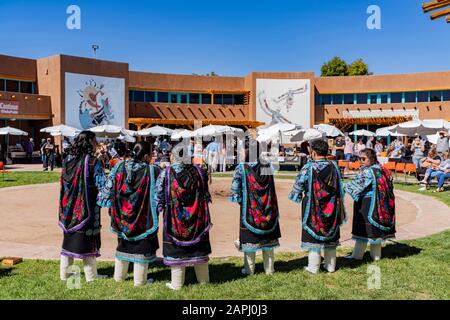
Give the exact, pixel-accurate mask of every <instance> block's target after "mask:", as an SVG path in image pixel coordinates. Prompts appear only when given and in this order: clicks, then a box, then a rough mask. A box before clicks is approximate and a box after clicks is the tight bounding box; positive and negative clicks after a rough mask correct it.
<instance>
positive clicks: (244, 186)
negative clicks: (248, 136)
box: [239, 163, 280, 235]
mask: <svg viewBox="0 0 450 320" xmlns="http://www.w3.org/2000/svg"><path fill="white" fill-rule="evenodd" d="M239 167H240V169H241V172H242V174H243V177H242V200H243V201H242V209H241V220H242V223H243V224H244V226H245V227H246V228H247V229H248V230H250V231H251V232H253V233H256V234H260V235H264V234H269V233H272V232H273V231H274V230H275V228H276V227H277V226H278V222H279V218H280V216H279V215H278V217H276V222H275V223H274V225H273V227H272V228H270V229H269V230H259V229H256V228H254V227H252V226H251V225H250V224H249V223H248V222H247V220H246V219H245V217H246V212H247V200H248V198H247V177H246V176H245V169H244V164H242V163H241V164H239Z"/></svg>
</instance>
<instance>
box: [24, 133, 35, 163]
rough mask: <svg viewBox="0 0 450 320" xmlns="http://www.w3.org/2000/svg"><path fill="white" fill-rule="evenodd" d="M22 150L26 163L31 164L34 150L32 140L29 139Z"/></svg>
mask: <svg viewBox="0 0 450 320" xmlns="http://www.w3.org/2000/svg"><path fill="white" fill-rule="evenodd" d="M24 150H25V154H26V159H27V162H28V163H31V161H32V156H33V150H34V142H33V138H30V140H28V141H25V143H24Z"/></svg>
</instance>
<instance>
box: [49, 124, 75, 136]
mask: <svg viewBox="0 0 450 320" xmlns="http://www.w3.org/2000/svg"><path fill="white" fill-rule="evenodd" d="M41 132H44V133H48V134H50V135H52V136H63V137H69V138H73V137H76V136H77V135H78V134H80V132H81V130H79V129H76V128H73V127H69V126H66V125H64V124H60V125H57V126H53V127H47V128H44V129H41Z"/></svg>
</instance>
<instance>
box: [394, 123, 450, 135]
mask: <svg viewBox="0 0 450 320" xmlns="http://www.w3.org/2000/svg"><path fill="white" fill-rule="evenodd" d="M449 129H450V122H448V121H446V120H442V119H430V120H412V121H408V122H403V123H400V124H398V125H395V126H393V129H392V130H390V131H396V132H397V133H401V134H404V135H407V136H410V137H412V136H415V135H421V136H425V135H434V134H436V132H438V131H441V130H444V131H448V130H449Z"/></svg>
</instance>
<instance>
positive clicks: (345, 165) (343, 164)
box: [338, 160, 348, 178]
mask: <svg viewBox="0 0 450 320" xmlns="http://www.w3.org/2000/svg"><path fill="white" fill-rule="evenodd" d="M338 167H339V169H340V170H341V175H342V178H344V173H345V169H347V168H348V161H345V160H339V161H338Z"/></svg>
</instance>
